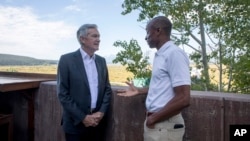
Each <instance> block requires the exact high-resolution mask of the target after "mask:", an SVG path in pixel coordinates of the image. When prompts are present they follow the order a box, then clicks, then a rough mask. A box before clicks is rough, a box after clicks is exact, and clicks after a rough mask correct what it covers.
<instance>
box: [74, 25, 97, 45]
mask: <svg viewBox="0 0 250 141" xmlns="http://www.w3.org/2000/svg"><path fill="white" fill-rule="evenodd" d="M90 28H96V29H97V25H96V24H84V25H82V26H81V27H80V28H79V29H78V30H77V32H76V37H77V40H78V42H79V43H80V44H82V43H81V39H80V38H81V37H84V36H87V34H88V29H90Z"/></svg>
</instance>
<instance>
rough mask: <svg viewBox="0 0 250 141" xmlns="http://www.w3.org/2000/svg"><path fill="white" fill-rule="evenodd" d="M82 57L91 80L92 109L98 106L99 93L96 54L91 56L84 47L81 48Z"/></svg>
mask: <svg viewBox="0 0 250 141" xmlns="http://www.w3.org/2000/svg"><path fill="white" fill-rule="evenodd" d="M80 52H81V54H82V59H83V62H84V67H85V71H86V74H87V77H88V81H89V88H90V93H91V109H94V108H95V107H96V101H97V95H98V74H97V69H96V64H95V55H93V56H92V57H90V56H89V55H88V54H87V53H86V52H85V51H84V50H83V49H82V48H80Z"/></svg>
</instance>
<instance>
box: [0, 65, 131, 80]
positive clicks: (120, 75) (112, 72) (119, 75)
mask: <svg viewBox="0 0 250 141" xmlns="http://www.w3.org/2000/svg"><path fill="white" fill-rule="evenodd" d="M108 70H109V79H110V82H111V83H112V84H116V85H125V84H124V82H125V81H126V80H127V77H129V78H132V77H133V74H132V73H130V72H127V71H126V68H125V67H124V66H120V65H108ZM0 71H5V72H26V73H44V74H56V72H57V65H41V66H0Z"/></svg>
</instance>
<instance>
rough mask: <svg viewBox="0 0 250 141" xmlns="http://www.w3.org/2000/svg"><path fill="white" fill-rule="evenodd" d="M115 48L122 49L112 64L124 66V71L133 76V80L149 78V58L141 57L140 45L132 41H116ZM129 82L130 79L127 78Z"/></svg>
mask: <svg viewBox="0 0 250 141" xmlns="http://www.w3.org/2000/svg"><path fill="white" fill-rule="evenodd" d="M114 46H115V47H118V48H122V50H121V51H120V52H118V53H117V54H116V58H115V59H114V60H113V63H121V65H123V66H126V70H127V71H129V72H131V73H132V74H133V75H134V78H150V77H151V70H150V68H149V67H150V63H149V56H145V55H143V52H142V50H141V47H140V45H139V44H138V42H137V41H136V40H134V39H131V40H130V42H129V43H128V42H127V41H116V42H115V43H114ZM127 79H128V80H130V79H131V78H127Z"/></svg>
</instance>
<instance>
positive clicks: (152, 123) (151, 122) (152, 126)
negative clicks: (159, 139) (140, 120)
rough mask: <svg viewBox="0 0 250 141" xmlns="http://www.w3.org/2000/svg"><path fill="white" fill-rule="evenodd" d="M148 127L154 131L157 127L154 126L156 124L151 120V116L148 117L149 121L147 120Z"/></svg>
mask: <svg viewBox="0 0 250 141" xmlns="http://www.w3.org/2000/svg"><path fill="white" fill-rule="evenodd" d="M146 126H147V127H148V128H150V129H154V128H155V125H154V122H153V120H152V118H151V115H150V116H148V117H147V120H146Z"/></svg>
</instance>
